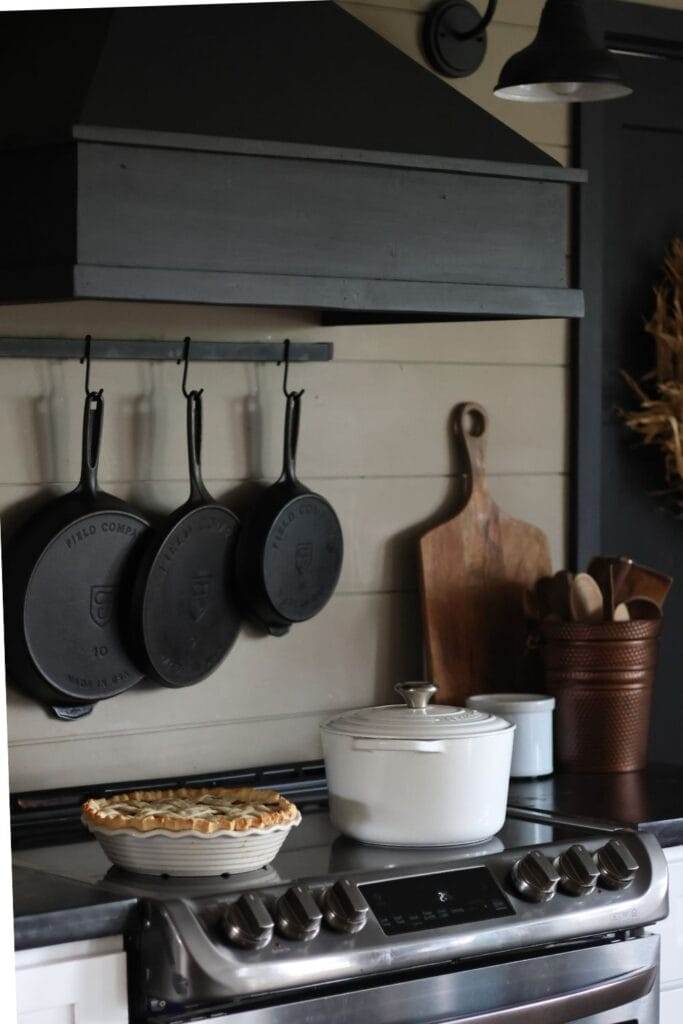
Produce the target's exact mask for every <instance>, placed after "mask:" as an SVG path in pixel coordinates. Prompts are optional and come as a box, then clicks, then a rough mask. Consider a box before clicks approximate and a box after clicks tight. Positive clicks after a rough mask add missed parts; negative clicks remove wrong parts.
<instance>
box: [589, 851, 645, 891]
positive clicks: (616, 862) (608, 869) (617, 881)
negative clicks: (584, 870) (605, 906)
mask: <svg viewBox="0 0 683 1024" xmlns="http://www.w3.org/2000/svg"><path fill="white" fill-rule="evenodd" d="M595 863H596V865H597V867H598V870H599V872H600V884H601V885H604V887H605V888H606V889H627V888H628V886H629V885H630V884H631V882H632V881H633V879H634V878H635V877H636V873H637V871H638V862H637V860H636V859H635V857H634V856H633V854H632V853H631V851H630V850H629V849H628V848H627V846H626V845H625V843H624V842H623V841H622V840H621V839H610V841H609V842H608V843H607V844H606V845H605V846H603V847H602V849H600V850H598V852H597V853H596V855H595Z"/></svg>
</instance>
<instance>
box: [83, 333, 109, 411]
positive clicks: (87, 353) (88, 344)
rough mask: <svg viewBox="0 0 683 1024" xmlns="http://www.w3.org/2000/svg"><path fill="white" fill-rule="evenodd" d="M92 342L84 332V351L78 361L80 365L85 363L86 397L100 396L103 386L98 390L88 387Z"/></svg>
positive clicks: (90, 337) (89, 336)
mask: <svg viewBox="0 0 683 1024" xmlns="http://www.w3.org/2000/svg"><path fill="white" fill-rule="evenodd" d="M91 343H92V336H91V335H90V334H86V336H85V351H84V353H83V355H82V356H81V358H80V360H79V362H80V364H81V366H82V365H83V363H85V394H86V397H87V398H90V397H93V398H101V397H102V392H103V390H104V388H100V390H99V391H91V389H90V347H91Z"/></svg>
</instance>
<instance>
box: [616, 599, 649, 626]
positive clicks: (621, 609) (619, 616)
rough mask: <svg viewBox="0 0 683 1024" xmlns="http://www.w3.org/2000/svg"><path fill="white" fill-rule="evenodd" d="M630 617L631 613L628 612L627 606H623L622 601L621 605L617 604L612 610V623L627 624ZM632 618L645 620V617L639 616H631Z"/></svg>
mask: <svg viewBox="0 0 683 1024" xmlns="http://www.w3.org/2000/svg"><path fill="white" fill-rule="evenodd" d="M631 617H632V616H631V612H630V610H629V606H628V605H627V604H624V602H623V601H622V602H621V604H618V605H617V606H616V608H615V609H614V611H613V612H612V622H628V621H629V619H630V618H631ZM633 617H634V618H641V619H642V618H646V616H643V615H641V616H638V615H636V616H633Z"/></svg>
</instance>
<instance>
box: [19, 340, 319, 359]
mask: <svg viewBox="0 0 683 1024" xmlns="http://www.w3.org/2000/svg"><path fill="white" fill-rule="evenodd" d="M83 345H84V342H83V339H82V338H0V359H80V358H81V357H82V356H83ZM183 346H184V342H183V341H182V339H181V340H179V341H148V340H147V341H143V340H135V339H130V340H125V341H122V340H113V339H107V338H103V339H97V338H93V340H92V350H91V351H92V358H93V359H136V360H148V361H149V360H151V361H156V360H160V361H167V360H175V361H176V362H177V361H178V360H179V359H182V358H183ZM333 353H334V346H333V345H332V343H331V342H327V341H293V342H291V343H290V345H289V361H290V362H292V363H325V362H329V361H330V360H331V359H332V357H333ZM284 355H285V344H284V341H195V340H194V339H193V340H192V362H215V363H279V362H281V361H282V360H283V359H284Z"/></svg>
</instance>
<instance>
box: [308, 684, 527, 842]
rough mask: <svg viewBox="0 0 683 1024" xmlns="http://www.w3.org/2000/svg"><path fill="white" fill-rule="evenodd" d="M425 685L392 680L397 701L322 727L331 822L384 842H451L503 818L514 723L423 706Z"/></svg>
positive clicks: (481, 834)
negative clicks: (399, 698) (403, 702)
mask: <svg viewBox="0 0 683 1024" xmlns="http://www.w3.org/2000/svg"><path fill="white" fill-rule="evenodd" d="M436 689H437V688H436V686H434V685H433V684H432V683H399V684H398V686H397V687H396V690H397V691H398V692H399V693H400V694H401V696H402V697H403V698H404V699H405V701H406V705H407V706H406V705H398V704H393V705H388V706H385V707H378V708H361V709H360V710H358V711H349V712H346V713H345V714H343V715H339V716H338V717H337V718H332V719H330V720H329V721H328V722H325V723H324V724H323V726H322V727H321V728H322V744H323V753H324V756H325V767H326V771H327V781H328V786H329V794H330V817H331V819H332V823H333V825H335V827H336V828H338V829H339V831H340V832H343V833H344V834H345V835H347V836H351V837H352V838H353V839H360V840H361V841H362V842H365V843H381V844H382V845H386V846H460V845H463V844H465V843H480V842H483V841H484V840H486V839H489V838H490V837H491V836H493V835H495V833H496V832H498V831H499V830H500V829H501V828H502V826H503V822H504V821H505V805H506V802H507V795H508V785H509V781H510V760H511V757H512V740H513V736H514V731H515V727H514V725H511V724H510V723H509V722H506V721H504V720H503V719H502V718H497V717H496V716H495V715H492V714H489V713H488V712H484V711H477V710H474V709H472V708H455V707H448V706H446V705H437V704H432V705H430V704H429V701H430V699H431V697H432V696H433V694H434V693H436Z"/></svg>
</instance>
